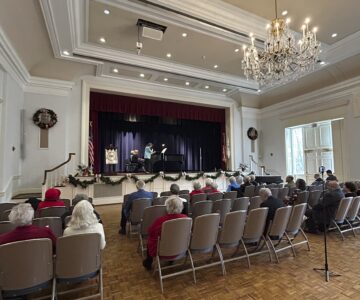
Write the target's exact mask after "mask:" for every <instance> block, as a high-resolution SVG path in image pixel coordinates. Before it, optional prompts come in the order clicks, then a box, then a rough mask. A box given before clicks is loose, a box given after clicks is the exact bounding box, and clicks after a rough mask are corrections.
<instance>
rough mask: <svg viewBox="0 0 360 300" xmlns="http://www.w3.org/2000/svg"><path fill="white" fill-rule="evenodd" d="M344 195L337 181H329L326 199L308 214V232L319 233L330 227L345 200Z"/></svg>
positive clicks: (321, 200)
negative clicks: (343, 199)
mask: <svg viewBox="0 0 360 300" xmlns="http://www.w3.org/2000/svg"><path fill="white" fill-rule="evenodd" d="M344 197H345V196H344V193H343V192H342V190H341V189H340V186H339V184H338V183H337V182H336V181H328V183H327V190H326V192H325V194H324V197H323V198H322V199H320V202H319V203H318V204H317V205H315V206H314V207H313V208H312V209H310V210H308V211H307V212H306V216H307V217H308V219H307V220H306V231H307V232H309V233H318V231H319V229H321V230H324V224H325V226H329V224H330V223H331V220H332V219H334V218H335V214H336V211H337V209H338V207H339V204H340V201H341V199H342V198H344Z"/></svg>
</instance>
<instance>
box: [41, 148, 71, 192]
mask: <svg viewBox="0 0 360 300" xmlns="http://www.w3.org/2000/svg"><path fill="white" fill-rule="evenodd" d="M74 155H75V153H69V157H68V159H67V160H66V161H64V162H63V163H61V164H60V165H58V166H56V167H54V168H52V169H49V170H45V171H44V181H43V183H42V185H44V184H45V183H46V179H47V174H48V173H50V172H52V171H55V170H57V169H59V168H61V167H62V166H63V165H66V164H67V163H68V162H69V161H70V160H71V157H72V156H74Z"/></svg>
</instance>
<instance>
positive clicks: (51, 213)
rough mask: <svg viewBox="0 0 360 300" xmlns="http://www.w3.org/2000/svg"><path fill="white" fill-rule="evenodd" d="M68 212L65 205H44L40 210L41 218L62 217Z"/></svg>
mask: <svg viewBox="0 0 360 300" xmlns="http://www.w3.org/2000/svg"><path fill="white" fill-rule="evenodd" d="M65 212H66V207H65V206H52V207H44V208H42V209H40V210H39V218H45V217H61V216H62V215H63V214H64V213H65Z"/></svg>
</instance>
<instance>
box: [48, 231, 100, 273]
mask: <svg viewBox="0 0 360 300" xmlns="http://www.w3.org/2000/svg"><path fill="white" fill-rule="evenodd" d="M100 252H101V250H100V234H99V233H83V234H74V235H68V236H63V237H60V238H58V239H57V242H56V264H55V273H56V274H55V275H56V278H62V279H70V278H77V277H82V276H85V275H88V274H91V273H95V272H96V271H98V270H99V269H100V266H101V256H100Z"/></svg>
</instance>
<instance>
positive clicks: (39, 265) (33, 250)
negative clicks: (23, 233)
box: [0, 239, 55, 299]
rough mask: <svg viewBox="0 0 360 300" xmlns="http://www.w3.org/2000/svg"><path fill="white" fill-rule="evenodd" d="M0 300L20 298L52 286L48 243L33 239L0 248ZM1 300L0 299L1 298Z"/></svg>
mask: <svg viewBox="0 0 360 300" xmlns="http://www.w3.org/2000/svg"><path fill="white" fill-rule="evenodd" d="M0 257H1V259H0V270H1V276H0V286H1V291H0V298H1V296H2V297H4V298H8V297H9V298H11V297H16V298H21V299H23V297H24V296H26V295H29V294H31V293H34V292H38V291H40V290H42V289H45V288H48V287H51V286H53V289H52V296H51V299H55V293H54V292H55V290H54V280H53V277H54V276H53V253H52V243H51V240H50V239H33V240H25V241H19V242H13V243H9V244H4V245H1V246H0ZM1 299H2V298H1Z"/></svg>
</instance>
